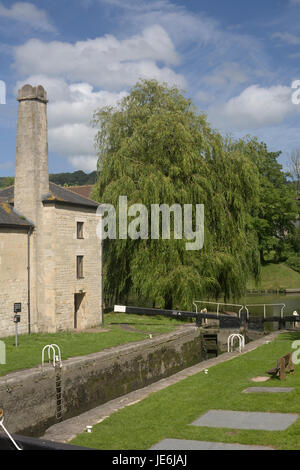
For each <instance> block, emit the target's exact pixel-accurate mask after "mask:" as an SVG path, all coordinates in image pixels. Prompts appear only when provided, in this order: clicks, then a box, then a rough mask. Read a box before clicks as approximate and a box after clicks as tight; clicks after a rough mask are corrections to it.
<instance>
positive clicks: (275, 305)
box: [193, 300, 286, 318]
mask: <svg viewBox="0 0 300 470" xmlns="http://www.w3.org/2000/svg"><path fill="white" fill-rule="evenodd" d="M197 304H203V306H204V307H205V305H206V304H207V305H216V306H217V316H219V312H220V305H225V306H228V307H240V308H239V311H238V316H239V317H240V316H241V312H242V311H243V310H245V311H246V314H247V318H249V307H263V308H264V318H266V307H281V309H280V316H281V318H283V315H284V309H285V308H286V305H285V304H247V305H240V304H227V303H223V302H211V301H210V302H208V301H206V300H194V301H193V305H194V306H195V307H196V313H200V312H198V305H197Z"/></svg>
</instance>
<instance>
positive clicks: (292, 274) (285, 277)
mask: <svg viewBox="0 0 300 470" xmlns="http://www.w3.org/2000/svg"><path fill="white" fill-rule="evenodd" d="M299 287H300V273H298V272H297V271H294V270H293V269H291V268H289V267H288V266H286V265H285V264H283V263H280V264H268V265H266V266H262V267H261V282H260V283H259V285H258V286H256V285H255V282H254V281H253V280H251V281H249V283H248V285H247V288H248V289H256V288H259V289H265V290H268V289H270V290H271V289H296V288H299Z"/></svg>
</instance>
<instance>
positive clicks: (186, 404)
mask: <svg viewBox="0 0 300 470" xmlns="http://www.w3.org/2000/svg"><path fill="white" fill-rule="evenodd" d="M294 340H300V333H292V332H291V333H284V334H282V335H280V336H279V337H277V339H276V340H275V341H273V342H272V343H270V344H265V345H263V346H261V347H259V348H257V349H256V350H255V351H253V352H250V353H247V354H245V355H242V356H240V357H237V358H235V359H233V360H231V361H228V362H225V363H223V364H219V365H216V366H214V367H212V368H210V369H209V373H208V375H205V374H204V373H203V372H202V373H199V374H197V375H194V376H192V377H189V378H187V379H185V380H183V381H181V382H178V383H177V384H175V385H172V386H170V387H168V388H167V389H164V390H161V391H159V392H156V393H153V394H151V395H150V396H149V397H148V398H146V399H145V400H143V401H141V402H139V403H137V404H134V405H132V406H128V407H126V408H123V409H122V410H119V411H118V412H116V413H114V414H112V415H111V416H110V417H109V418H107V419H105V420H104V421H103V422H102V423H100V424H98V425H96V426H94V427H93V431H92V433H91V434H87V433H83V434H80V435H79V436H77V437H76V438H75V439H74V440H73V441H72V444H77V445H81V446H86V447H94V448H97V449H105V450H108V449H122V450H127V449H131V450H134V449H138V450H142V449H149V448H150V447H151V446H152V445H154V444H155V443H157V442H159V441H161V440H162V439H167V438H173V439H192V440H204V441H214V442H227V443H239V444H253V445H254V444H256V445H264V446H270V447H273V448H276V449H289V450H294V449H297V450H299V449H300V419H298V420H297V421H296V422H295V424H293V425H292V426H290V427H289V428H288V429H287V430H286V431H275V432H273V431H254V430H251V431H245V430H232V429H221V428H220V429H219V428H208V427H203V428H202V427H196V426H190V423H192V422H193V421H195V420H196V419H197V418H198V417H199V416H200V415H202V414H203V413H205V412H206V411H208V410H211V409H224V410H233V411H262V412H267V411H268V412H281V413H296V414H299V415H300V366H297V365H296V369H295V371H296V373H295V375H289V374H287V379H286V381H285V382H280V381H279V380H278V379H270V380H269V381H267V382H265V383H262V384H255V383H254V382H252V381H251V378H253V377H255V376H264V375H266V373H265V371H266V370H268V369H270V368H272V367H274V366H275V364H276V360H277V359H278V358H279V357H280V356H282V355H283V354H285V353H287V352H290V351H292V348H291V345H292V342H293V341H294ZM257 385H262V386H268V387H269V386H286V387H295V391H293V392H291V393H289V394H266V393H261V394H244V393H242V391H243V390H244V389H245V388H247V387H250V386H257Z"/></svg>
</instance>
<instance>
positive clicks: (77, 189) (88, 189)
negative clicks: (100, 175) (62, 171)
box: [68, 184, 93, 199]
mask: <svg viewBox="0 0 300 470" xmlns="http://www.w3.org/2000/svg"><path fill="white" fill-rule="evenodd" d="M92 189H93V185H91V184H86V185H85V186H70V187H68V190H69V191H72V193H76V194H79V196H83V197H87V198H88V199H91V194H92Z"/></svg>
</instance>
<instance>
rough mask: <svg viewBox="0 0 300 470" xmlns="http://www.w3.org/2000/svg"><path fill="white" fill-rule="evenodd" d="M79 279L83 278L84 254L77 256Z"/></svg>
mask: <svg viewBox="0 0 300 470" xmlns="http://www.w3.org/2000/svg"><path fill="white" fill-rule="evenodd" d="M77 279H83V256H77Z"/></svg>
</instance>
